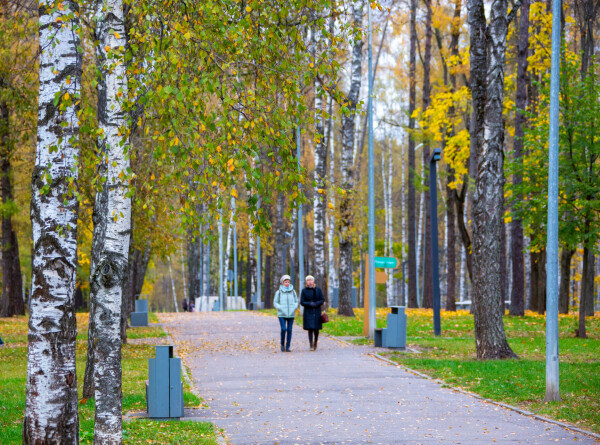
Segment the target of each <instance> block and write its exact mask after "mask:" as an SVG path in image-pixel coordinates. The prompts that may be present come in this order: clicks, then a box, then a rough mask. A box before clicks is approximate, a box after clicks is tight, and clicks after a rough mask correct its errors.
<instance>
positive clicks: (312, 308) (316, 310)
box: [300, 275, 325, 351]
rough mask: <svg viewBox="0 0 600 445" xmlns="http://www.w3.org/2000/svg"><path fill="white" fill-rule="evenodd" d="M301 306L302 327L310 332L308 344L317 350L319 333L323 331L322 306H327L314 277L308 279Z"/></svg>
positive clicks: (309, 276)
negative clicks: (302, 313)
mask: <svg viewBox="0 0 600 445" xmlns="http://www.w3.org/2000/svg"><path fill="white" fill-rule="evenodd" d="M300 304H301V305H302V306H303V307H304V317H303V319H302V327H303V328H304V330H305V331H308V343H309V344H310V350H311V351H316V350H317V342H318V341H319V331H320V330H321V329H323V322H322V321H321V312H322V309H321V308H322V306H323V304H325V297H324V296H323V292H322V291H321V288H320V287H317V286H315V278H314V277H313V276H312V275H307V277H306V287H305V288H304V289H302V293H301V294H300Z"/></svg>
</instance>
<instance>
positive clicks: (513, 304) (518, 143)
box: [509, 0, 529, 316]
mask: <svg viewBox="0 0 600 445" xmlns="http://www.w3.org/2000/svg"><path fill="white" fill-rule="evenodd" d="M528 52H529V0H523V3H522V5H521V11H520V20H519V45H518V53H517V97H516V106H517V113H516V116H515V141H514V144H513V149H514V160H515V161H516V162H519V163H521V162H523V161H522V157H523V136H524V134H525V133H524V127H525V125H526V124H527V117H526V116H525V111H526V109H527V88H528V84H529V81H528V77H529V76H528V75H527V66H528V63H527V55H528ZM512 181H513V184H514V186H515V187H516V188H518V186H519V185H520V184H521V183H522V182H523V178H522V177H521V175H520V174H519V173H517V174H515V175H513V178H512ZM520 201H521V197H520V196H519V195H517V196H515V202H520ZM510 242H511V247H510V252H511V260H512V289H511V292H510V295H511V298H510V308H509V314H510V315H514V316H523V315H525V260H524V257H523V247H524V239H523V223H522V221H521V219H519V218H516V217H515V218H513V220H512V221H511V223H510Z"/></svg>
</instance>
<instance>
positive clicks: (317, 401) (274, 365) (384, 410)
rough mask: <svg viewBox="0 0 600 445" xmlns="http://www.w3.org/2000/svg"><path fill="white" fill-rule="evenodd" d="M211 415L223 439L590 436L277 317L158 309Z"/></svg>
mask: <svg viewBox="0 0 600 445" xmlns="http://www.w3.org/2000/svg"><path fill="white" fill-rule="evenodd" d="M160 319H161V322H162V323H163V326H164V327H165V328H166V329H167V330H168V331H169V333H170V334H171V336H172V337H173V339H174V342H175V345H176V353H177V354H178V355H180V356H181V357H182V359H183V361H184V362H185V364H186V365H187V366H188V367H189V368H190V370H191V373H192V380H193V383H194V385H195V386H196V389H197V391H198V393H199V395H200V396H201V397H203V398H204V399H205V401H206V403H207V404H208V406H209V408H208V409H206V410H201V411H198V410H195V413H198V414H195V417H194V418H195V419H197V420H205V421H211V422H214V423H215V425H217V427H219V428H223V429H224V433H225V436H226V437H227V441H228V443H232V444H240V445H241V444H281V445H284V444H285V445H287V444H363V443H365V444H367V443H372V444H440V443H441V444H467V445H470V444H550V443H561V444H564V443H577V444H593V443H598V441H597V440H595V439H594V438H592V437H590V436H587V435H585V434H581V433H578V432H574V431H571V430H568V429H566V428H564V427H561V426H560V425H556V424H553V423H548V422H544V421H541V420H538V419H535V418H533V417H531V416H527V415H523V414H520V413H517V412H515V411H512V410H510V409H506V408H503V407H500V406H498V405H495V404H492V403H488V402H485V401H483V400H480V399H477V398H475V397H472V396H469V395H467V394H464V393H461V392H458V391H455V390H453V389H451V388H447V387H444V386H443V385H440V384H439V383H437V382H435V381H432V380H428V379H424V378H422V377H419V376H417V375H415V374H413V373H410V372H408V371H406V370H404V369H403V368H399V367H396V366H393V365H390V364H389V363H386V362H384V361H382V360H379V359H377V358H375V357H374V356H372V355H370V354H369V353H372V352H373V348H368V347H359V346H352V345H348V344H345V343H343V342H340V341H337V340H335V339H332V338H328V337H325V336H323V335H322V336H321V337H320V338H319V345H318V349H317V351H314V352H313V351H310V350H309V346H308V339H307V335H306V332H305V331H303V330H302V327H300V326H298V325H295V326H294V332H293V338H292V348H291V349H292V352H289V353H282V352H281V351H280V345H279V323H278V320H277V318H275V317H273V316H269V315H265V314H258V313H253V312H223V313H217V312H215V313H180V314H161V315H160Z"/></svg>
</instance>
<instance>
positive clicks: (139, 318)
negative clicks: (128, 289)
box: [131, 300, 148, 326]
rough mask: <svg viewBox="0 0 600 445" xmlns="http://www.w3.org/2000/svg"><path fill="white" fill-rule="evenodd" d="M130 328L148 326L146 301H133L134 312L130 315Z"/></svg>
mask: <svg viewBox="0 0 600 445" xmlns="http://www.w3.org/2000/svg"><path fill="white" fill-rule="evenodd" d="M131 326H148V300H135V312H132V313H131Z"/></svg>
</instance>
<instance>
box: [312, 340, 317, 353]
mask: <svg viewBox="0 0 600 445" xmlns="http://www.w3.org/2000/svg"><path fill="white" fill-rule="evenodd" d="M316 350H317V342H314V343H313V351H316Z"/></svg>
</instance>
